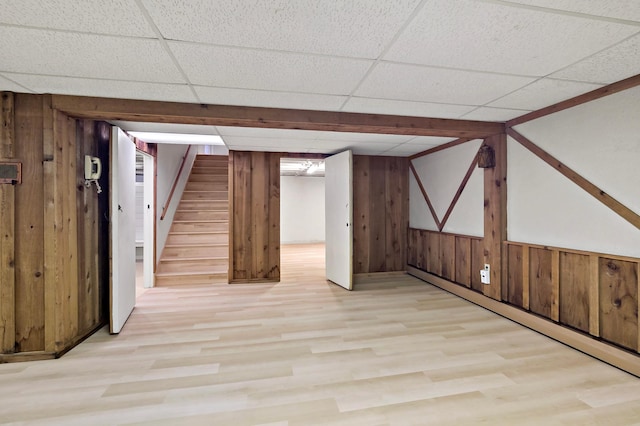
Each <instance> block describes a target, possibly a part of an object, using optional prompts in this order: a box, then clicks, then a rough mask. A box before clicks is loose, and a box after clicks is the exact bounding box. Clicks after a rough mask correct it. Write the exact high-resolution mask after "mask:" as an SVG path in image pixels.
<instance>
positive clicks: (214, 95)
mask: <svg viewBox="0 0 640 426" xmlns="http://www.w3.org/2000/svg"><path fill="white" fill-rule="evenodd" d="M195 90H196V93H197V94H198V97H199V98H200V101H201V102H203V103H206V104H214V105H215V104H220V105H242V106H255V107H266V108H294V109H310V110H319V111H338V110H339V109H340V107H341V106H342V104H343V103H344V101H345V100H346V99H347V97H346V96H336V95H317V94H308V93H294V92H274V91H267V90H249V89H229V88H224V87H208V86H195Z"/></svg>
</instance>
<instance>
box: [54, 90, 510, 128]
mask: <svg viewBox="0 0 640 426" xmlns="http://www.w3.org/2000/svg"><path fill="white" fill-rule="evenodd" d="M52 98H53V105H52V106H53V108H55V109H57V110H60V111H62V112H64V113H66V114H67V115H69V116H72V117H77V118H91V119H98V120H123V121H145V122H155V123H175V124H200V125H210V126H234V127H262V128H273V129H300V130H321V131H335V132H354V133H383V134H394V135H416V136H444V137H457V138H472V139H475V138H485V137H487V136H490V135H494V134H497V133H503V132H504V124H502V123H493V122H484V121H470V120H454V119H443V118H425V117H407V116H394V115H382V114H359V113H350V112H329V111H310V110H296V109H280V108H257V107H243V106H228V105H205V104H189V103H177V102H158V101H142V100H127V99H113V98H94V97H83V96H66V95H53V96H52Z"/></svg>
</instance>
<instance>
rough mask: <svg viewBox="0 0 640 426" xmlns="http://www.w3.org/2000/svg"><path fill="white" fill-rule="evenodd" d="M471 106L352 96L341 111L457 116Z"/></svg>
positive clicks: (415, 115)
mask: <svg viewBox="0 0 640 426" xmlns="http://www.w3.org/2000/svg"><path fill="white" fill-rule="evenodd" d="M473 108H474V107H473V106H468V105H451V104H436V103H429V102H412V101H396V100H390V99H373V98H359V97H352V98H350V99H349V101H348V102H347V104H346V105H345V106H344V107H343V108H342V111H347V112H362V113H369V114H391V115H407V116H412V117H433V118H458V117H460V116H461V115H463V114H465V113H467V112H469V111H471V110H472V109H473Z"/></svg>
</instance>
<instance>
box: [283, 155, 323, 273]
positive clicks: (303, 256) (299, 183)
mask: <svg viewBox="0 0 640 426" xmlns="http://www.w3.org/2000/svg"><path fill="white" fill-rule="evenodd" d="M280 255H281V257H280V267H281V279H283V280H288V279H296V280H301V279H309V278H312V277H313V278H315V279H317V278H318V277H321V278H322V279H324V277H325V179H324V160H323V159H318V158H281V159H280Z"/></svg>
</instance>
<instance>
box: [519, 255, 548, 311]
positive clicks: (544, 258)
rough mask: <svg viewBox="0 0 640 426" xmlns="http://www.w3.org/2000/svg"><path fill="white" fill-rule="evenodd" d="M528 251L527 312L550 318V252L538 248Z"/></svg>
mask: <svg viewBox="0 0 640 426" xmlns="http://www.w3.org/2000/svg"><path fill="white" fill-rule="evenodd" d="M524 249H525V250H526V249H528V250H529V310H531V312H534V313H536V314H538V315H542V316H543V317H545V318H551V311H552V309H551V305H552V300H553V292H552V276H551V275H552V265H551V263H552V251H551V250H547V249H544V248H538V247H530V248H527V247H524Z"/></svg>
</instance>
